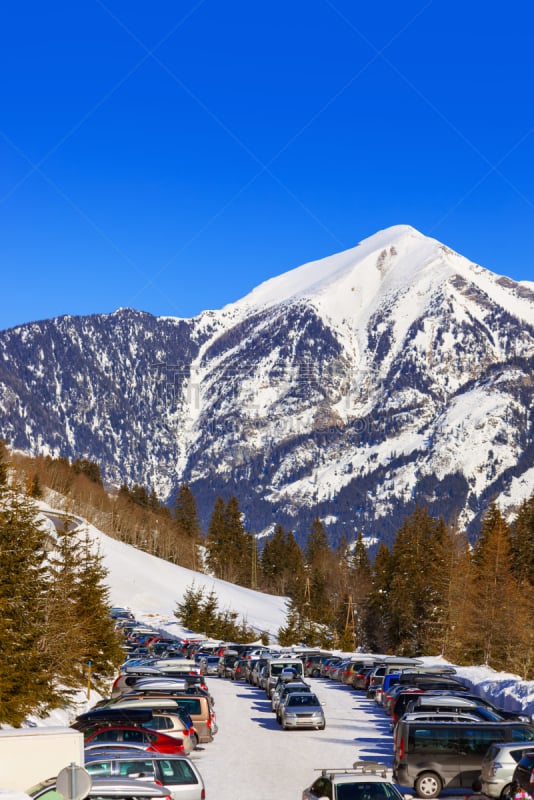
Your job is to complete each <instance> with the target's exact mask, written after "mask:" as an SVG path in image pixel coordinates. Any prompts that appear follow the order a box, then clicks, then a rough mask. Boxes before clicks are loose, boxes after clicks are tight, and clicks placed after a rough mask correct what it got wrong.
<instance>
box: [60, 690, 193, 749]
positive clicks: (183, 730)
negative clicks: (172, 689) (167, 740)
mask: <svg viewBox="0 0 534 800" xmlns="http://www.w3.org/2000/svg"><path fill="white" fill-rule="evenodd" d="M158 705H159V704H158ZM112 724H125V725H135V726H136V727H137V726H141V727H143V728H146V729H148V730H156V731H161V732H162V733H165V734H166V735H167V736H173V737H177V738H179V739H181V740H182V742H183V745H184V752H185V753H186V754H189V753H190V752H191V751H192V750H194V749H195V748H196V746H197V745H198V734H197V732H196V730H195V728H194V726H193V722H192V720H191V717H190V716H189V715H188V714H187V712H185V711H184V710H183V709H182V708H180V707H179V706H178V705H176V703H169V702H167V704H166V705H165V706H162V707H161V708H158V707H152V706H148V705H144V706H143V705H141V704H140V705H139V706H138V705H137V704H134V703H130V704H126V703H125V704H124V706H121V704H120V703H117V704H116V705H114V706H111V707H109V708H99V709H95V710H94V711H87V712H86V713H85V714H80V715H79V716H78V717H77V718H76V721H75V722H74V723H73V725H72V727H73V728H76V729H77V730H88V729H90V728H94V727H95V726H101V725H112Z"/></svg>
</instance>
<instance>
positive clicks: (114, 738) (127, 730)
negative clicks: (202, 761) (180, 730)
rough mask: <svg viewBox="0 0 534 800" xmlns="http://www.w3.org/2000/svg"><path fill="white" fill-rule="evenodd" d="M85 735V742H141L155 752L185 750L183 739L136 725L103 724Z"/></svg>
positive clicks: (175, 752) (179, 751) (167, 752)
mask: <svg viewBox="0 0 534 800" xmlns="http://www.w3.org/2000/svg"><path fill="white" fill-rule="evenodd" d="M84 737H85V744H95V743H96V742H100V743H102V744H103V745H104V744H141V745H148V746H147V748H146V749H147V750H149V751H152V752H155V753H166V754H167V755H174V754H180V753H184V752H185V751H184V743H183V739H180V738H178V737H177V736H167V734H165V733H159V732H158V731H152V730H149V729H148V728H141V727H136V726H135V725H102V726H99V727H97V728H91V729H90V730H88V731H85V733H84Z"/></svg>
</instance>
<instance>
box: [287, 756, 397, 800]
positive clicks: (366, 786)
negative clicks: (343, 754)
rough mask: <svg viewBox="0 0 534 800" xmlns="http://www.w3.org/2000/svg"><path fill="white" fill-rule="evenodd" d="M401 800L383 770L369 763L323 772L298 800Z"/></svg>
mask: <svg viewBox="0 0 534 800" xmlns="http://www.w3.org/2000/svg"><path fill="white" fill-rule="evenodd" d="M325 798H328V800H403V795H402V794H401V793H400V791H399V790H398V789H397V787H396V786H395V784H394V783H393V782H392V781H391V780H389V779H388V777H387V767H386V766H385V765H384V764H377V763H375V762H373V761H356V762H355V763H354V765H353V766H352V767H351V768H347V769H331V770H330V769H323V770H321V775H320V776H319V777H318V778H316V779H315V780H314V782H313V783H312V785H311V786H310V787H309V788H308V789H304V791H303V793H302V800H325Z"/></svg>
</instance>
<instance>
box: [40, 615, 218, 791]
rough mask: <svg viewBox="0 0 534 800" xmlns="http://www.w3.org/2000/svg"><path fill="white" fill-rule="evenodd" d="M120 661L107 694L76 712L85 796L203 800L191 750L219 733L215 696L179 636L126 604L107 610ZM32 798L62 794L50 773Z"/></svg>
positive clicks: (199, 775) (199, 774) (202, 787)
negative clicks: (165, 633)
mask: <svg viewBox="0 0 534 800" xmlns="http://www.w3.org/2000/svg"><path fill="white" fill-rule="evenodd" d="M112 616H113V618H114V619H115V626H116V629H117V631H119V632H120V633H121V634H122V636H123V639H124V650H125V654H126V660H125V662H124V664H123V665H122V667H121V669H120V672H119V674H118V676H117V678H116V680H115V682H114V683H113V686H112V689H111V692H110V696H109V697H108V698H106V699H104V700H102V701H101V702H99V703H98V704H97V705H96V706H95V707H94V708H92V709H91V710H90V711H87V712H85V713H84V714H80V715H79V716H78V717H77V718H76V720H75V721H74V722H73V725H72V727H73V728H76V729H77V730H79V731H81V732H83V735H84V744H85V769H86V770H87V772H88V773H89V775H90V776H91V779H92V788H91V790H90V793H89V796H88V797H89V800H149V798H152V799H153V800H205V796H206V791H205V786H204V781H203V778H202V775H201V773H200V771H199V769H198V767H197V765H196V763H195V761H194V760H193V759H192V758H191V757H190V756H191V755H192V753H193V752H194V750H195V749H196V748H197V747H198V746H199V745H200V744H205V743H209V742H211V741H212V740H213V738H214V736H215V734H216V733H217V722H216V715H215V711H214V699H213V697H212V695H211V694H210V692H209V690H208V687H207V685H206V682H205V679H204V675H203V674H202V670H201V669H200V667H199V666H198V663H197V661H195V660H194V659H192V658H186V657H184V652H183V648H184V647H185V644H186V643H185V642H183V641H181V640H176V639H165V638H164V637H162V636H159V635H158V633H157V632H156V631H154V630H152V629H151V628H148V627H146V626H144V625H141V624H140V623H139V622H137V621H136V620H135V619H134V618H133V615H132V614H131V613H130V612H128V611H127V610H125V609H119V608H116V609H115V608H114V609H112ZM32 796H33V797H34V798H35V800H62V798H61V796H60V795H59V794H58V792H57V789H56V785H55V779H52V780H49V781H46V782H44V783H43V784H41V785H40V786H39V787H35V789H34V790H32Z"/></svg>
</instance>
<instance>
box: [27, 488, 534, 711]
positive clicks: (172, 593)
mask: <svg viewBox="0 0 534 800" xmlns="http://www.w3.org/2000/svg"><path fill="white" fill-rule="evenodd" d="M40 507H41V509H42V510H43V511H48V512H49V513H51V514H53V513H54V511H53V509H51V508H50V507H49V506H47V505H46V504H45V503H40ZM48 524H50V525H52V523H51V522H48ZM87 528H88V530H89V532H90V534H91V536H92V537H93V539H94V541H95V543H96V545H97V546H98V547H99V549H100V551H101V553H102V555H103V559H104V564H105V566H106V568H107V570H108V583H109V587H110V599H111V602H112V604H113V605H117V606H124V607H127V608H129V609H131V611H132V612H133V613H134V615H135V617H136V619H139V620H140V621H142V622H145V623H147V624H150V625H153V626H155V627H156V628H158V629H159V630H164V631H167V632H168V633H169V634H171V635H176V636H180V635H181V634H183V633H185V631H184V630H183V628H181V627H180V625H179V624H178V622H177V620H176V618H175V616H174V610H175V608H176V604H177V602H179V601H180V600H181V599H182V596H183V594H184V592H185V590H186V589H187V588H188V587H189V586H191V584H192V583H193V582H194V584H195V586H196V587H200V586H202V587H205V589H206V592H209V591H210V590H211V589H212V588H213V589H214V590H215V592H216V594H217V597H218V598H219V605H220V608H221V610H222V609H224V608H229V609H232V610H235V611H238V612H239V614H240V615H242V616H243V617H245V618H246V620H247V623H248V624H249V625H251V626H253V627H254V628H255V629H256V630H257V631H258V635H259V634H260V633H261V632H262V631H266V632H268V633H269V635H270V637H271V639H272V640H275V638H276V635H277V632H278V629H279V628H280V626H281V625H282V624H284V623H285V618H286V613H287V607H286V599H287V598H284V597H277V596H275V595H269V594H263V593H261V592H255V591H252V590H250V589H244V588H242V587H240V586H235V585H234V584H231V583H227V582H226V581H221V580H217V579H216V578H212V577H210V576H208V575H202V574H200V573H198V572H193V571H192V570H189V569H185V568H184V567H179V566H176V565H174V564H169V563H168V562H166V561H162V560H161V559H159V558H155V557H154V556H151V555H148V554H146V553H143V552H141V551H140V550H136V549H135V548H134V547H132V546H131V545H127V544H123V543H122V542H119V541H117V540H116V539H112V538H110V537H109V536H106V535H105V534H104V533H102V532H101V531H99V530H97V529H96V528H95V527H94V526H92V525H87ZM427 660H428V661H431V662H435V661H436V660H442V659H440V657H439V654H436V657H435V658H429V659H427ZM457 671H458V674H459V675H461V676H462V677H463V678H465V679H466V680H467V681H468V682H469V683H470V685H471V686H472V687H473V688H474V689H475V690H476V691H478V692H479V693H481V694H483V695H484V696H486V697H488V698H489V699H491V700H493V701H494V702H495V703H496V705H498V706H501V707H503V708H506V709H510V710H516V711H519V710H521V711H523V712H524V713H527V714H530V715H534V681H522V680H521V679H520V677H519V676H518V675H513V674H509V673H500V672H495V671H494V670H492V669H491V668H489V667H488V666H485V665H476V666H472V667H459V668H458V669H457ZM53 724H62V722H61V721H60V720H55V721H54V722H53Z"/></svg>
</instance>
